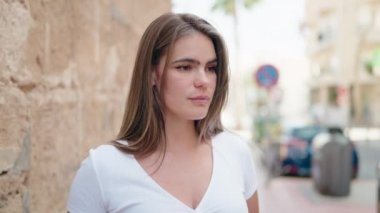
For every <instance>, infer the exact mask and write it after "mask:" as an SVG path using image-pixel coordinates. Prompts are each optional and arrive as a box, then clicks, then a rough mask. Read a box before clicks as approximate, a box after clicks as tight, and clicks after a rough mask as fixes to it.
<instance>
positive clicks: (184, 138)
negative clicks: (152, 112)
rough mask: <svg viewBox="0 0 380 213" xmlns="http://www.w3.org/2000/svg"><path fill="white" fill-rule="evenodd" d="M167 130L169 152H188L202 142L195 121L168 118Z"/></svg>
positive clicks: (166, 122)
mask: <svg viewBox="0 0 380 213" xmlns="http://www.w3.org/2000/svg"><path fill="white" fill-rule="evenodd" d="M165 130H166V134H165V135H166V145H167V150H166V151H167V152H182V151H186V152H188V151H191V150H194V149H196V148H197V147H198V145H199V144H200V140H199V137H198V134H197V132H196V130H195V126H194V121H184V120H181V121H179V120H174V119H167V120H166V121H165Z"/></svg>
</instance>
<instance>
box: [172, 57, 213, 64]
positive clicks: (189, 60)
mask: <svg viewBox="0 0 380 213" xmlns="http://www.w3.org/2000/svg"><path fill="white" fill-rule="evenodd" d="M178 62H188V63H192V64H197V65H199V64H201V62H200V61H198V60H196V59H193V58H180V59H177V60H174V61H173V62H172V64H175V63H178ZM216 62H217V59H216V58H215V59H212V60H210V61H208V62H207V63H206V64H210V63H216Z"/></svg>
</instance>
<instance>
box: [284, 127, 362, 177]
mask: <svg viewBox="0 0 380 213" xmlns="http://www.w3.org/2000/svg"><path fill="white" fill-rule="evenodd" d="M322 132H328V133H331V134H333V133H337V134H342V135H343V136H344V131H343V130H342V128H340V127H322V126H304V127H297V128H292V129H290V130H289V131H288V132H287V133H286V135H285V138H284V141H283V146H285V150H286V152H285V154H283V156H282V158H281V174H282V175H291V176H310V175H311V167H312V155H313V149H312V142H313V139H314V137H315V136H316V135H317V134H319V133H322ZM349 143H350V145H351V146H352V158H351V162H352V178H356V177H357V174H358V168H359V156H358V152H357V150H356V147H355V145H354V144H353V143H352V142H351V141H349Z"/></svg>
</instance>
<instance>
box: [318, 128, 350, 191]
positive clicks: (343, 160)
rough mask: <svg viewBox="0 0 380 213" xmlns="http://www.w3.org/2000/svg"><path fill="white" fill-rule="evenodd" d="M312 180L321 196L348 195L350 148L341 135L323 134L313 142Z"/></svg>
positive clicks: (346, 140)
mask: <svg viewBox="0 0 380 213" xmlns="http://www.w3.org/2000/svg"><path fill="white" fill-rule="evenodd" d="M312 148H313V158H312V179H313V182H314V187H315V188H316V189H317V191H319V192H320V193H321V194H325V195H331V196H347V195H348V194H349V193H350V184H351V173H352V163H351V158H352V147H351V146H350V144H349V141H348V139H347V138H346V137H344V136H343V135H342V134H341V133H327V132H323V133H320V134H318V135H316V136H315V138H314V140H313V147H312Z"/></svg>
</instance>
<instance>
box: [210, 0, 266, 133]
mask: <svg viewBox="0 0 380 213" xmlns="http://www.w3.org/2000/svg"><path fill="white" fill-rule="evenodd" d="M258 2H260V0H215V2H214V4H213V6H212V8H211V10H212V11H216V10H222V11H223V12H224V13H225V14H226V15H230V16H232V18H233V23H234V24H233V28H234V40H235V48H236V55H235V56H236V57H235V60H236V61H235V66H236V67H235V69H236V71H237V72H240V69H239V49H240V48H239V47H240V45H239V36H238V35H239V34H238V23H239V22H238V20H239V19H238V17H239V16H238V14H239V13H238V4H239V3H242V4H243V6H244V8H246V9H250V8H252V7H253V6H254V5H255V4H256V3H258ZM232 77H233V76H232ZM232 81H234V86H235V88H233V89H232V90H233V91H232V92H233V94H234V96H233V97H232V98H235V99H236V100H235V101H234V102H235V104H236V108H237V109H236V111H235V113H236V122H237V123H236V129H241V128H242V121H241V118H242V115H241V111H244V110H241V109H242V108H243V106H244V105H243V104H242V98H241V94H240V93H239V91H241V90H239V89H237V88H236V87H241V85H242V83H241V75H237V76H236V78H232Z"/></svg>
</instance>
